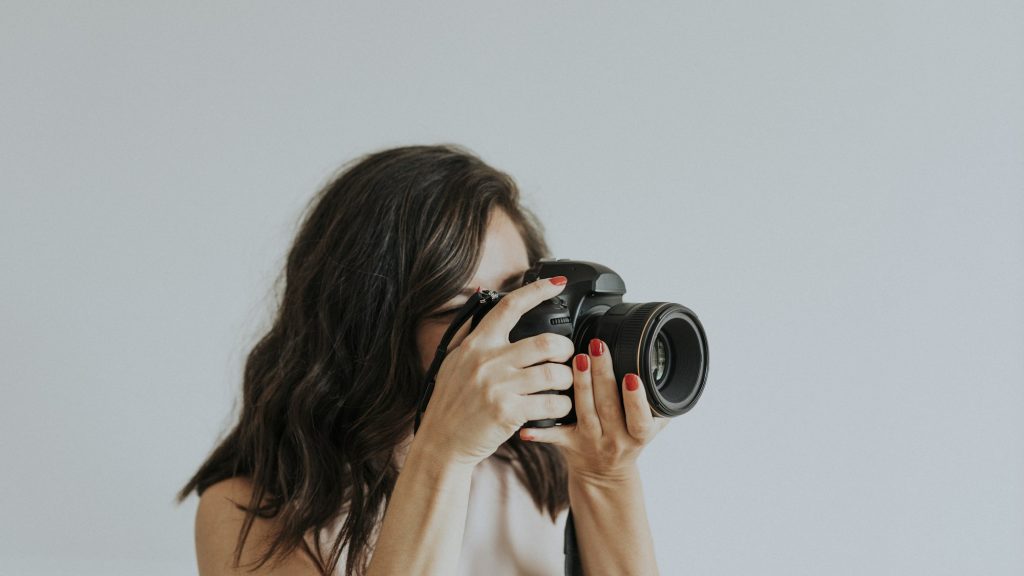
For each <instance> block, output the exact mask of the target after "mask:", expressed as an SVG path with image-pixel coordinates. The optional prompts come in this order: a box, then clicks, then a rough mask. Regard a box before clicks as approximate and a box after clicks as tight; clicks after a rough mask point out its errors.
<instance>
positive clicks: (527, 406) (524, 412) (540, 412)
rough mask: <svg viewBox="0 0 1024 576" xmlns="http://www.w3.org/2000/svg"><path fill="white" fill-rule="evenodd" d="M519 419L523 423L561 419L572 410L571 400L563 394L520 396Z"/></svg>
mask: <svg viewBox="0 0 1024 576" xmlns="http://www.w3.org/2000/svg"><path fill="white" fill-rule="evenodd" d="M520 398H522V402H521V403H520V415H521V416H520V419H521V420H522V421H523V423H526V422H528V421H530V420H547V419H548V418H561V417H563V416H565V415H566V414H568V413H569V411H570V410H572V400H570V399H569V397H568V396H565V395H564V394H545V393H540V394H530V395H528V396H520Z"/></svg>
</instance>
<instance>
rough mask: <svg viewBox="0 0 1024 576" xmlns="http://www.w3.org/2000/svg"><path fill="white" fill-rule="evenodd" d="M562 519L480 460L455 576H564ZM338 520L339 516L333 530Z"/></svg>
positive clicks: (327, 542)
mask: <svg viewBox="0 0 1024 576" xmlns="http://www.w3.org/2000/svg"><path fill="white" fill-rule="evenodd" d="M568 514H569V511H568V509H566V510H562V511H561V512H560V513H559V514H558V516H557V519H556V521H554V522H552V521H551V516H550V515H548V514H546V513H542V512H541V511H540V509H539V508H538V507H537V505H536V504H535V503H534V501H533V498H532V497H531V496H530V493H529V492H528V491H527V489H526V486H524V485H523V483H522V482H521V481H520V480H519V478H518V477H517V476H516V473H515V470H514V469H513V468H512V465H511V464H509V463H508V462H507V461H505V460H502V459H501V458H500V457H496V456H491V457H489V458H486V459H484V460H483V461H482V462H481V463H480V464H478V465H477V466H476V468H474V469H473V479H472V483H471V485H470V489H469V506H468V508H467V512H466V529H465V531H464V532H463V536H462V552H461V554H460V555H459V564H458V572H457V574H458V576H479V575H480V574H486V575H487V576H559V575H561V574H564V572H565V555H564V553H563V552H562V544H563V540H564V536H565V522H566V518H567V517H568ZM382 518H383V515H382ZM343 521H344V516H342V517H341V518H339V519H338V521H337V524H336V525H335V529H338V528H340V526H341V522H343ZM377 528H378V529H379V528H380V525H379V524H378V526H377ZM336 534H337V532H334V533H333V534H329V535H324V537H322V539H321V542H322V546H323V549H324V550H329V549H330V546H331V543H332V542H333V538H334V536H335V535H336ZM375 536H376V531H375V533H374V537H375ZM347 554H348V550H347V549H345V550H343V551H342V554H341V557H340V559H339V562H338V570H337V574H339V575H342V576H343V575H344V571H345V560H346V556H347Z"/></svg>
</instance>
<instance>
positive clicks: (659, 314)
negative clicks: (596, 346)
mask: <svg viewBox="0 0 1024 576" xmlns="http://www.w3.org/2000/svg"><path fill="white" fill-rule="evenodd" d="M593 314H594V315H593V316H592V317H590V318H588V319H587V321H586V322H585V328H584V330H582V331H581V332H580V334H579V337H580V342H581V343H585V342H587V341H588V340H589V339H590V338H600V339H601V340H604V341H605V342H607V343H608V347H609V348H610V349H611V353H612V365H613V366H614V368H615V377H616V379H617V381H619V382H621V381H622V378H623V377H625V375H626V374H628V373H630V372H633V373H635V374H637V375H639V376H640V378H641V380H642V381H643V383H644V388H645V389H646V392H647V399H648V402H649V403H650V405H651V409H652V410H653V411H654V412H655V413H656V414H657V415H658V416H664V417H672V416H679V415H680V414H683V413H685V412H686V411H688V410H689V409H690V408H692V407H693V405H694V404H695V403H696V402H697V399H698V398H699V397H700V394H701V392H702V391H703V390H704V382H705V380H706V379H707V371H708V345H707V339H706V338H705V336H704V327H703V326H702V325H701V323H700V320H698V319H697V315H696V314H694V313H693V312H692V311H691V310H690V309H689V308H687V307H685V306H682V305H680V304H676V303H673V302H646V303H639V304H638V303H628V302H623V303H621V304H616V305H614V306H612V307H611V308H607V309H604V310H600V311H595V312H594V313H593Z"/></svg>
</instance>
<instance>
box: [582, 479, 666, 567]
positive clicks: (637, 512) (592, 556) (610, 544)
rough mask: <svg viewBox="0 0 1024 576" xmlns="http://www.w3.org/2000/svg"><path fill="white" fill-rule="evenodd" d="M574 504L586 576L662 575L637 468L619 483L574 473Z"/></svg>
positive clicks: (613, 480)
mask: <svg viewBox="0 0 1024 576" xmlns="http://www.w3.org/2000/svg"><path fill="white" fill-rule="evenodd" d="M569 501H570V503H571V504H572V516H573V523H574V524H575V525H576V538H577V541H578V545H579V549H580V557H581V559H582V564H583V572H584V574H586V575H587V576H601V575H602V574H617V575H621V574H629V575H634V574H637V575H644V576H648V575H656V574H658V564H657V562H656V560H655V556H654V542H653V540H652V538H651V530H650V527H649V524H648V522H647V511H646V509H645V507H644V498H643V487H642V485H641V481H640V473H639V471H638V470H637V468H636V466H632V467H631V468H630V469H627V470H626V471H625V472H624V473H623V474H622V475H621V476H618V477H615V478H600V479H596V478H588V477H586V476H582V475H579V474H573V473H572V472H570V474H569Z"/></svg>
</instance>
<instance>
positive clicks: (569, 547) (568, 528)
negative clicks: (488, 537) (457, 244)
mask: <svg viewBox="0 0 1024 576" xmlns="http://www.w3.org/2000/svg"><path fill="white" fill-rule="evenodd" d="M497 299H498V292H495V291H494V290H480V289H477V292H476V294H474V295H473V296H470V298H469V300H466V303H465V304H463V305H462V307H461V308H459V309H458V311H457V313H456V316H455V319H454V320H452V323H451V324H450V325H449V326H448V329H447V330H445V333H444V336H442V337H441V342H440V343H438V345H437V351H436V352H435V353H434V361H433V362H431V363H430V369H429V370H427V375H426V382H425V383H424V385H423V393H422V394H421V395H420V401H419V403H418V404H417V407H416V422H415V423H414V424H413V429H412V430H413V434H414V435H415V434H416V432H417V431H419V429H420V420H421V419H422V417H423V412H424V410H426V408H427V403H428V402H430V396H431V394H433V393H434V382H435V381H436V379H437V371H438V370H439V369H440V368H441V363H442V362H444V358H445V356H446V355H447V354H448V345H449V344H450V343H451V341H452V338H454V337H455V333H456V332H458V331H459V329H461V328H462V325H463V324H465V323H466V321H467V320H469V319H470V318H471V317H472V319H473V324H472V327H473V328H475V327H476V325H477V324H478V323H479V322H480V319H481V318H483V316H484V314H486V313H487V310H488V309H489V308H490V306H489V305H490V304H492V303H494V302H495V301H496V300H497ZM562 552H564V553H565V576H582V574H583V567H582V564H581V561H580V552H579V546H578V545H577V543H576V526H575V523H574V522H573V519H572V508H571V507H570V508H569V514H568V516H567V517H566V519H565V542H564V544H563V545H562Z"/></svg>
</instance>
